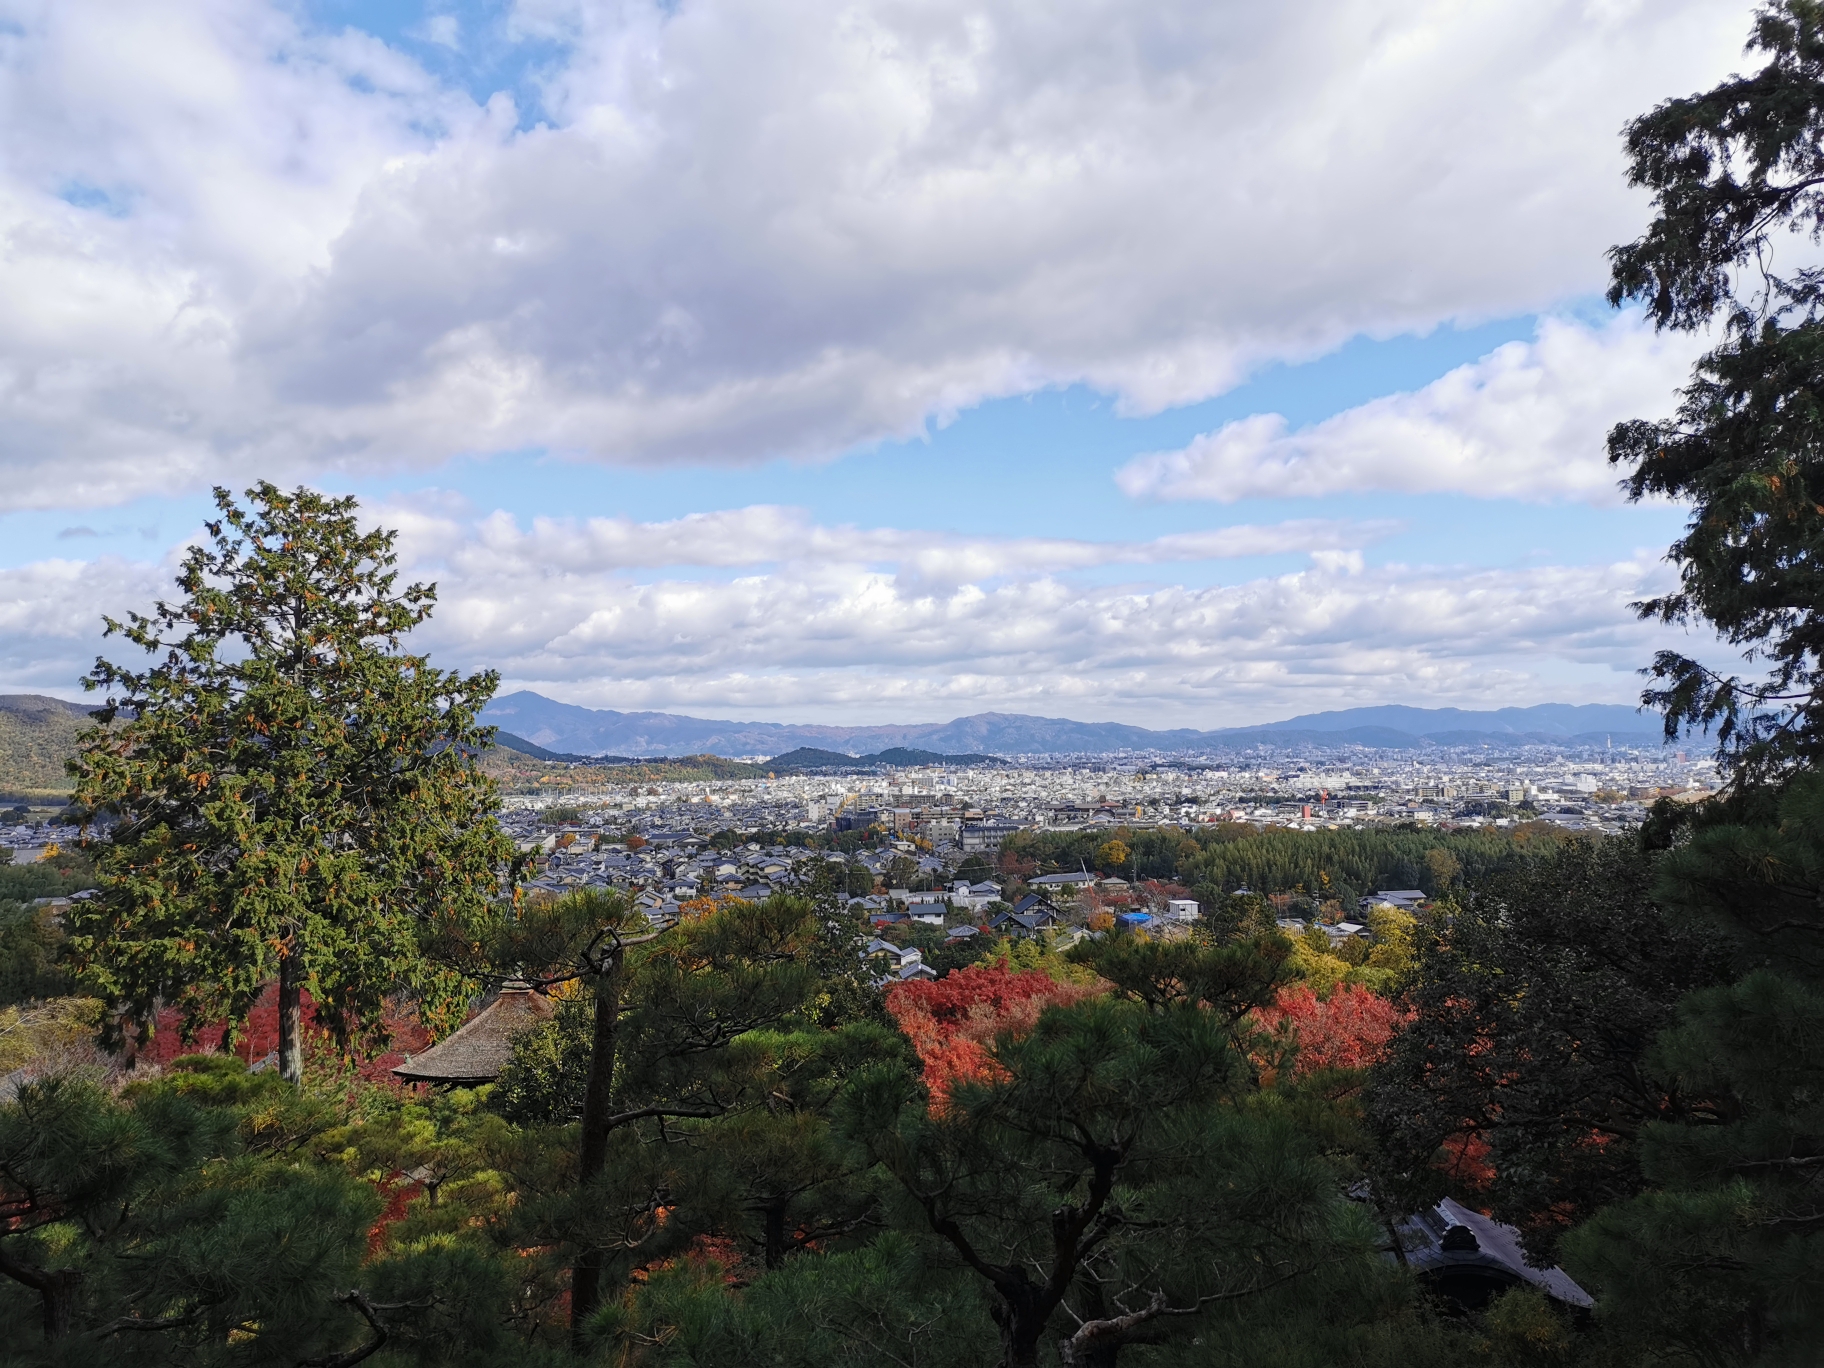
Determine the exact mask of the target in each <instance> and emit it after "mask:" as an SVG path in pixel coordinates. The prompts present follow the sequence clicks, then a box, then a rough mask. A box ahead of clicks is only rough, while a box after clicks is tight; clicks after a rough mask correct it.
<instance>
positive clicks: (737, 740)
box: [481, 690, 1662, 757]
mask: <svg viewBox="0 0 1824 1368" xmlns="http://www.w3.org/2000/svg"><path fill="white" fill-rule="evenodd" d="M481 717H482V721H484V722H487V723H490V724H492V725H494V726H497V727H500V728H502V729H503V730H506V731H510V732H511V733H512V734H513V736H514V738H515V740H519V739H521V738H523V739H524V740H525V741H527V742H530V743H531V744H532V745H533V746H535V747H539V748H545V749H548V750H549V751H553V752H563V753H566V754H571V755H588V756H599V755H619V756H652V755H685V754H710V755H723V756H749V755H754V756H767V755H772V756H778V755H783V754H784V753H786V752H789V751H792V750H795V749H798V748H808V749H812V750H818V751H824V752H828V753H833V754H837V755H856V756H860V755H863V754H878V753H879V752H883V751H887V750H891V749H894V748H906V749H912V750H919V751H929V752H936V753H939V754H945V755H951V756H955V755H959V754H960V755H968V756H972V757H973V756H980V755H1000V756H1009V755H1065V754H1106V753H1109V752H1114V751H1124V750H1136V751H1164V752H1176V753H1181V754H1197V753H1220V752H1225V751H1237V750H1247V749H1251V748H1254V747H1263V746H1264V747H1267V748H1270V749H1274V750H1286V749H1295V748H1298V747H1303V746H1313V745H1319V746H1322V745H1332V746H1346V745H1357V746H1365V747H1369V748H1371V749H1377V750H1415V749H1423V748H1425V747H1428V746H1476V745H1489V746H1517V745H1550V746H1590V745H1596V746H1601V745H1604V744H1607V743H1609V742H1611V741H1612V742H1613V744H1615V745H1617V746H1635V747H1640V746H1658V745H1659V744H1661V741H1662V736H1661V732H1660V728H1659V722H1658V719H1657V718H1655V717H1652V716H1650V715H1643V714H1641V713H1639V712H1637V711H1636V710H1635V709H1633V708H1631V707H1627V706H1624V705H1618V704H1607V703H1583V704H1571V703H1541V704H1537V705H1535V706H1533V707H1529V708H1498V709H1494V710H1492V711H1485V712H1477V711H1470V710H1466V709H1462V708H1412V707H1404V706H1399V705H1389V706H1383V707H1369V708H1345V709H1342V710H1339V711H1336V712H1321V713H1305V714H1303V715H1301V716H1298V717H1289V718H1287V719H1285V720H1284V721H1281V722H1269V723H1263V724H1260V725H1257V726H1249V727H1224V728H1217V729H1215V730H1211V731H1197V730H1194V729H1191V728H1177V729H1174V730H1170V731H1153V730H1150V729H1148V728H1146V727H1135V726H1130V725H1128V724H1126V723H1122V722H1075V721H1072V720H1070V719H1068V718H1061V717H1032V716H1028V715H1026V714H1024V713H999V712H988V713H976V714H974V715H973V716H970V717H959V718H956V719H955V720H953V721H950V722H913V723H889V724H884V725H875V726H867V727H838V726H825V725H818V724H808V725H794V724H791V723H783V722H729V721H719V720H715V719H710V718H700V717H686V716H682V715H680V714H678V713H662V712H615V711H613V710H611V709H607V708H584V707H579V706H577V705H576V704H574V703H559V702H557V701H556V700H555V699H550V698H546V697H545V696H544V695H543V694H538V693H533V692H531V691H530V690H522V691H520V692H518V693H511V694H507V695H505V696H504V697H501V698H497V699H495V700H494V701H493V702H492V703H491V704H489V705H488V707H487V709H486V710H485V711H484V712H483V713H482V715H481Z"/></svg>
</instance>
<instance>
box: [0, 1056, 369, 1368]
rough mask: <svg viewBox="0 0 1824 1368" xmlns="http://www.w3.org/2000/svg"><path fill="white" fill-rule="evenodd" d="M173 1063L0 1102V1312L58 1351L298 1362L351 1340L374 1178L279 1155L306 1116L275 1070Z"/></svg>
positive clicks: (82, 1358) (80, 1356)
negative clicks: (351, 1298)
mask: <svg viewBox="0 0 1824 1368" xmlns="http://www.w3.org/2000/svg"><path fill="white" fill-rule="evenodd" d="M183 1064H184V1062H183V1061H180V1064H179V1072H177V1073H176V1074H174V1075H173V1076H172V1077H171V1078H170V1079H168V1080H165V1081H161V1082H157V1083H152V1084H141V1085H137V1086H135V1087H134V1088H132V1089H131V1090H129V1092H128V1093H127V1094H126V1095H124V1096H123V1097H120V1098H116V1097H113V1096H110V1095H109V1094H108V1093H106V1092H105V1091H103V1090H102V1089H100V1088H99V1087H97V1086H96V1085H94V1084H93V1083H90V1082H87V1081H85V1080H83V1079H82V1078H80V1077H75V1076H64V1077H57V1078H51V1079H47V1080H44V1081H42V1082H37V1083H28V1084H26V1085H24V1086H23V1087H22V1088H21V1089H20V1091H19V1096H18V1098H17V1100H16V1101H13V1102H10V1103H7V1104H5V1105H0V1202H3V1203H4V1209H5V1211H6V1213H7V1215H8V1217H9V1218H10V1219H9V1222H8V1226H7V1229H6V1232H5V1234H4V1235H0V1273H3V1274H5V1275H6V1279H7V1281H6V1282H5V1284H4V1286H0V1319H3V1320H4V1321H5V1323H7V1324H9V1325H12V1326H15V1327H19V1328H20V1329H21V1330H23V1329H24V1327H26V1326H28V1325H35V1326H37V1327H39V1328H40V1329H41V1330H42V1333H43V1337H44V1339H45V1340H46V1341H48V1344H47V1348H46V1354H47V1356H54V1357H55V1360H56V1361H57V1362H60V1363H83V1362H96V1363H99V1362H102V1361H106V1362H109V1363H122V1362H124V1363H136V1362H146V1363H172V1362H184V1363H195V1364H240V1363H246V1364H256V1363H268V1362H273V1361H275V1360H277V1361H282V1362H294V1361H296V1360H297V1359H298V1358H299V1357H303V1356H308V1355H310V1354H312V1353H319V1354H320V1353H324V1352H333V1351H338V1350H341V1349H344V1348H346V1347H348V1346H350V1345H352V1344H355V1343H358V1342H360V1340H361V1339H362V1338H363V1332H364V1331H365V1329H366V1327H365V1325H364V1323H363V1321H362V1320H361V1319H360V1318H359V1317H358V1316H357V1315H355V1314H354V1313H353V1312H352V1311H351V1310H350V1309H349V1308H348V1306H346V1305H344V1304H343V1303H341V1302H340V1301H338V1297H339V1296H340V1295H341V1294H342V1293H344V1292H345V1291H346V1289H348V1288H349V1287H351V1286H355V1285H357V1283H358V1277H359V1267H360V1264H361V1260H362V1256H363V1253H364V1244H365V1231H366V1227H367V1225H368V1224H370V1223H371V1222H372V1221H373V1219H374V1217H375V1216H376V1215H377V1214H378V1211H379V1203H378V1201H377V1199H376V1197H375V1195H374V1193H373V1190H372V1189H371V1188H370V1187H368V1186H367V1185H366V1184H363V1183H360V1182H358V1181H356V1180H354V1179H352V1178H350V1177H348V1176H346V1175H344V1174H342V1173H340V1172H337V1171H335V1170H332V1169H327V1168H323V1167H319V1166H316V1165H310V1164H302V1165H300V1164H295V1163H292V1162H289V1161H288V1160H287V1159H286V1158H285V1157H284V1156H283V1154H282V1153H280V1152H278V1150H277V1149H275V1145H274V1139H275V1137H283V1138H284V1139H286V1140H290V1139H295V1137H296V1136H297V1134H298V1129H299V1125H300V1123H301V1124H302V1125H303V1128H304V1129H305V1130H306V1131H307V1130H308V1129H309V1128H310V1127H309V1122H308V1120H307V1119H306V1118H304V1117H301V1116H300V1115H299V1114H298V1112H297V1107H298V1105H299V1104H298V1100H297V1098H296V1095H295V1094H294V1093H292V1091H291V1090H290V1089H288V1088H282V1087H280V1086H279V1084H278V1080H277V1079H276V1078H273V1077H271V1076H267V1077H265V1078H264V1079H262V1078H259V1077H257V1076H255V1077H250V1076H249V1075H247V1074H246V1073H245V1071H244V1070H242V1068H241V1066H240V1065H239V1064H238V1062H237V1061H234V1060H232V1059H220V1060H210V1061H197V1062H196V1064H195V1069H196V1072H189V1071H186V1070H184V1068H183ZM275 1090H276V1091H275ZM306 1110H307V1111H308V1109H306ZM10 1347H11V1350H12V1351H13V1353H15V1354H18V1353H23V1352H26V1351H27V1342H26V1340H25V1336H24V1335H23V1334H22V1335H21V1336H19V1337H18V1339H16V1340H15V1341H14V1342H13V1344H12V1345H11V1346H10ZM41 1361H42V1360H41Z"/></svg>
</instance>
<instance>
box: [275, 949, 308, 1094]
mask: <svg viewBox="0 0 1824 1368" xmlns="http://www.w3.org/2000/svg"><path fill="white" fill-rule="evenodd" d="M303 992H304V956H303V954H302V952H301V951H300V950H299V949H298V942H297V938H296V936H295V935H294V936H293V937H292V938H291V939H290V940H288V941H286V942H285V948H284V949H283V950H281V951H280V952H279V1077H280V1078H282V1079H284V1080H285V1081H286V1082H287V1083H290V1084H292V1085H293V1086H296V1085H297V1084H300V1083H302V1082H303V1081H304V998H303Z"/></svg>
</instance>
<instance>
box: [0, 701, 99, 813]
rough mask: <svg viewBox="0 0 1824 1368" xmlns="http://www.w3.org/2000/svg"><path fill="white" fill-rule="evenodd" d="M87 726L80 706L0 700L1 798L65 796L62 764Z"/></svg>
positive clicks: (66, 779)
mask: <svg viewBox="0 0 1824 1368" xmlns="http://www.w3.org/2000/svg"><path fill="white" fill-rule="evenodd" d="M88 725H89V712H88V709H87V708H85V707H83V706H82V705H81V704H79V703H66V702H64V701H63V700H62V699H61V698H46V697H45V696H44V695H42V694H0V793H4V794H12V795H18V796H20V797H33V796H37V795H43V794H53V793H68V792H69V791H70V780H69V776H67V775H66V774H64V772H63V762H64V761H65V760H66V759H68V758H69V757H70V756H72V755H74V754H75V753H76V734H77V733H78V732H79V731H81V730H82V729H83V728H84V727H86V726H88Z"/></svg>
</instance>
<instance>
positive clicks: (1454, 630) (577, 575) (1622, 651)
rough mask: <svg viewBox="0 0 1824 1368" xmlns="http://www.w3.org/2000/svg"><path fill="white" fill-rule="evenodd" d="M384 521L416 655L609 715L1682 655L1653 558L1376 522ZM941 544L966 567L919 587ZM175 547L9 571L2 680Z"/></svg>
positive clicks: (1375, 687) (1504, 679)
mask: <svg viewBox="0 0 1824 1368" xmlns="http://www.w3.org/2000/svg"><path fill="white" fill-rule="evenodd" d="M381 516H382V517H383V519H384V521H385V522H387V523H388V524H389V525H392V526H398V527H400V528H401V530H402V538H401V549H402V551H403V552H404V553H405V557H406V564H405V566H404V569H405V573H406V574H407V575H409V576H412V577H421V578H434V579H436V581H437V582H438V585H439V593H440V599H439V606H438V609H437V612H436V615H435V616H434V617H433V618H432V620H431V622H430V623H429V624H427V626H426V627H425V628H423V629H421V635H420V637H419V638H418V639H417V642H416V644H421V645H423V646H425V647H426V648H428V649H429V650H430V651H431V653H432V655H433V658H435V659H437V660H438V661H440V662H441V663H443V664H446V665H462V666H464V667H471V668H472V667H480V666H487V667H492V668H496V669H499V670H501V671H502V672H503V674H504V675H505V677H506V679H507V681H508V687H514V686H517V685H524V686H529V687H534V688H539V689H541V690H543V691H545V692H548V693H551V694H553V695H554V696H558V697H564V698H568V699H572V700H574V701H578V702H585V703H592V704H596V705H599V706H607V707H618V708H640V707H653V708H662V709H666V710H671V711H686V712H695V713H698V714H708V715H717V716H727V715H730V714H733V715H739V716H747V717H774V718H781V719H797V720H819V721H832V722H834V721H862V720H884V719H888V718H901V719H920V718H923V719H937V718H945V717H949V716H953V715H960V714H963V713H969V712H978V711H983V710H986V709H992V708H1000V709H1004V710H1011V711H1037V712H1049V713H1052V714H1054V715H1056V714H1060V713H1061V714H1066V715H1072V716H1079V717H1102V718H1116V719H1119V720H1125V721H1131V722H1137V723H1140V724H1142V725H1148V726H1166V725H1191V726H1217V725H1223V724H1226V723H1229V722H1246V721H1257V720H1264V719H1267V718H1270V717H1275V716H1285V715H1290V714H1292V713H1296V712H1301V711H1312V710H1314V709H1318V708H1322V707H1330V706H1347V705H1350V704H1354V703H1363V702H1384V701H1386V700H1387V699H1389V698H1398V699H1401V700H1403V701H1409V702H1414V703H1436V704H1445V703H1449V704H1458V705H1463V704H1468V705H1475V704H1481V703H1500V704H1506V703H1511V702H1513V701H1515V700H1516V699H1521V700H1543V699H1546V698H1568V699H1572V700H1577V701H1583V700H1592V701H1593V700H1603V701H1623V700H1627V699H1630V698H1631V697H1632V696H1633V695H1634V693H1635V692H1636V690H1637V688H1638V683H1637V680H1636V679H1635V678H1634V676H1633V674H1632V671H1633V670H1634V669H1635V668H1636V667H1637V666H1638V665H1639V664H1640V663H1641V662H1642V661H1644V660H1647V659H1649V658H1650V656H1651V653H1652V651H1653V649H1654V648H1655V647H1656V646H1659V645H1662V644H1668V643H1669V642H1670V641H1671V640H1672V639H1673V638H1672V635H1671V634H1669V633H1668V630H1667V629H1666V628H1664V627H1660V626H1657V625H1654V624H1644V623H1640V622H1638V621H1636V620H1635V619H1634V616H1633V614H1632V613H1631V612H1630V611H1629V610H1628V608H1627V606H1626V605H1627V604H1628V602H1630V601H1631V600H1633V599H1636V598H1639V597H1641V596H1642V595H1643V594H1646V593H1650V592H1654V591H1655V590H1656V589H1658V588H1663V587H1665V586H1666V583H1667V580H1668V572H1667V571H1666V570H1665V568H1664V567H1663V566H1660V565H1658V564H1657V563H1655V562H1654V561H1652V560H1651V559H1650V558H1640V559H1623V560H1618V561H1615V562H1613V563H1608V564H1597V565H1589V566H1571V567H1548V568H1534V569H1518V570H1484V571H1465V570H1463V569H1461V568H1459V567H1443V568H1432V567H1409V566H1381V567H1365V566H1364V565H1363V563H1362V560H1361V556H1360V551H1359V547H1360V546H1361V545H1362V544H1363V543H1364V542H1365V541H1367V540H1369V539H1371V538H1372V536H1373V535H1374V532H1375V529H1373V528H1366V529H1364V528H1361V527H1355V528H1351V527H1349V526H1348V525H1334V524H1332V525H1326V524H1291V525H1286V526H1282V527H1278V528H1252V529H1249V528H1242V529H1227V530H1225V531H1219V532H1218V533H1216V534H1214V535H1215V536H1217V537H1219V538H1220V537H1234V538H1236V539H1237V540H1246V539H1250V538H1251V539H1253V544H1254V545H1255V546H1257V547H1260V548H1269V549H1279V550H1285V549H1291V548H1292V547H1294V546H1299V547H1301V548H1302V549H1304V550H1306V551H1308V552H1310V553H1311V564H1310V568H1308V569H1305V570H1302V571H1299V572H1296V573H1292V574H1285V575H1277V576H1273V577H1269V578H1257V579H1253V580H1249V581H1247V582H1244V583H1240V584H1234V585H1218V586H1214V587H1204V588H1198V587H1187V586H1184V585H1176V584H1169V583H1168V584H1159V583H1151V582H1144V581H1133V582H1127V583H1118V584H1108V583H1103V582H1099V579H1100V577H1099V576H1086V577H1078V576H1074V575H1073V574H1071V573H1070V572H1072V571H1074V570H1079V569H1087V568H1093V567H1106V566H1110V565H1122V564H1129V565H1136V566H1146V565H1150V564H1163V563H1170V562H1174V561H1181V560H1190V559H1197V558H1202V557H1203V556H1204V555H1205V554H1206V553H1207V552H1208V551H1209V550H1211V549H1214V550H1216V551H1218V552H1220V551H1221V550H1222V548H1223V544H1222V543H1220V542H1218V543H1217V544H1216V546H1215V547H1214V548H1210V547H1205V546H1204V545H1203V544H1202V543H1201V542H1200V541H1198V540H1197V538H1200V537H1202V536H1203V535H1204V534H1195V536H1193V537H1174V538H1162V539H1159V540H1157V541H1152V542H1139V543H1106V544H1097V543H1085V542H1069V541H1063V540H1055V541H1053V540H1038V539H1023V538H1009V539H1005V540H1001V541H997V540H995V539H990V538H961V537H954V536H950V535H948V534H943V533H907V532H903V531H897V530H892V529H885V530H865V529H864V530H858V529H853V528H825V527H820V526H818V525H816V524H814V523H811V522H809V521H808V520H806V519H804V518H803V516H802V515H801V514H799V513H797V512H796V511H795V510H791V509H777V508H755V509H740V510H732V511H729V512H725V513H719V514H713V515H705V516H703V517H699V518H687V519H679V520H677V521H674V522H669V523H647V524H639V523H626V522H611V521H609V520H598V521H593V522H574V523H558V522H546V523H540V524H537V525H535V526H534V527H532V528H530V529H526V528H521V527H519V526H517V525H515V524H514V523H513V521H512V520H511V519H509V518H507V517H505V516H504V515H499V514H496V515H492V516H489V517H485V518H480V519H465V518H461V517H458V516H454V513H453V510H451V509H450V508H448V507H443V508H439V507H437V506H435V505H434V503H432V502H431V501H425V502H424V503H423V504H421V505H420V506H419V507H417V508H416V510H413V509H407V508H403V507H394V508H389V509H386V510H384V511H383V512H382V514H381ZM731 544H744V545H747V546H748V547H750V549H749V550H746V551H743V552H741V553H739V554H734V555H731V554H728V553H727V551H726V548H727V547H728V546H729V545H731ZM930 547H937V548H941V554H942V557H943V558H944V559H945V563H947V564H950V565H953V566H954V565H958V564H960V565H963V566H966V567H968V568H969V569H970V570H971V571H977V570H979V571H980V573H976V574H972V575H970V576H962V575H957V574H936V573H931V572H929V571H928V569H927V568H926V567H924V566H923V565H922V564H921V562H920V557H921V555H923V554H924V552H925V551H926V550H927V549H928V548H930ZM180 553H181V547H180V548H177V549H176V550H174V551H172V552H171V553H170V554H168V555H167V556H166V557H165V558H164V559H163V560H162V562H161V563H159V564H139V563H132V562H126V561H121V560H117V559H105V560H98V561H94V562H86V563H85V562H77V561H45V562H39V563H36V564H31V565H27V566H24V567H21V568H18V569H12V570H0V687H3V688H6V689H21V688H23V689H33V690H38V691H51V692H56V693H61V694H64V695H66V696H69V695H72V694H73V688H74V685H75V681H76V679H77V678H78V677H79V676H80V675H81V674H82V673H83V671H84V670H85V669H86V668H87V667H88V665H89V663H90V662H91V661H92V659H93V658H94V656H95V654H96V653H97V652H98V651H105V652H107V653H109V654H110V655H111V656H113V657H119V658H121V659H131V658H132V657H133V655H134V653H133V652H132V650H131V648H128V647H125V646H123V645H122V644H121V643H119V642H111V643H103V642H102V641H101V640H100V637H99V631H98V628H99V616H100V614H101V613H103V612H108V613H112V614H113V615H115V616H119V615H120V614H121V613H123V612H124V611H126V610H127V609H131V608H141V609H143V608H144V607H145V606H146V605H148V604H149V603H150V602H151V600H152V599H153V598H155V597H156V596H158V595H159V594H161V593H163V594H169V593H170V585H171V576H172V574H173V573H174V571H175V567H176V557H177V556H178V555H179V554H180ZM642 560H646V561H647V563H646V564H641V563H640V562H641V561H642ZM758 561H764V562H765V563H764V564H756V563H755V562H758ZM653 562H660V563H663V564H666V565H668V566H670V567H672V568H669V569H664V570H659V571H655V570H654V569H653V566H652V563H653ZM1681 639H1682V638H1681Z"/></svg>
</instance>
